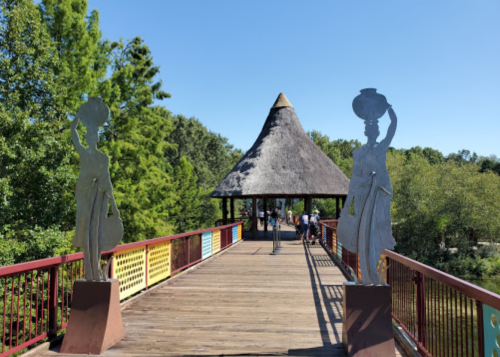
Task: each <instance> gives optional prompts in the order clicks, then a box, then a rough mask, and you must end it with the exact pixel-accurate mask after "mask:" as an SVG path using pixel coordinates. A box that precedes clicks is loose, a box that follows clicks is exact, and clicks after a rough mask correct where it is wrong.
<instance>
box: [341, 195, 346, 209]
mask: <svg viewBox="0 0 500 357" xmlns="http://www.w3.org/2000/svg"><path fill="white" fill-rule="evenodd" d="M346 197H347V196H342V208H344V206H345V199H346Z"/></svg>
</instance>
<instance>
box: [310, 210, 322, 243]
mask: <svg viewBox="0 0 500 357" xmlns="http://www.w3.org/2000/svg"><path fill="white" fill-rule="evenodd" d="M319 220H320V218H319V211H318V210H317V209H316V210H314V212H313V214H312V215H311V218H309V230H310V231H311V238H312V243H313V244H314V243H316V236H317V235H318V223H319Z"/></svg>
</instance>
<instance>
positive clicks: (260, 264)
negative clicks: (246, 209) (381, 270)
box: [47, 240, 401, 357]
mask: <svg viewBox="0 0 500 357" xmlns="http://www.w3.org/2000/svg"><path fill="white" fill-rule="evenodd" d="M282 245H283V249H282V252H281V253H280V254H278V255H274V256H272V255H269V252H270V251H271V249H272V242H271V241H269V240H259V241H252V240H247V241H244V242H242V243H240V244H239V245H237V246H236V247H234V248H232V249H231V250H229V251H227V252H225V253H224V254H223V255H221V256H219V257H216V258H214V259H212V260H211V261H209V262H206V263H204V264H203V265H201V266H199V267H198V268H197V269H194V270H193V271H191V272H189V273H188V274H185V275H183V276H182V277H179V278H177V279H174V280H172V281H171V282H169V283H168V284H165V285H163V286H162V287H159V288H158V289H156V290H155V291H154V292H152V293H150V294H148V295H147V296H144V297H143V298H141V299H139V300H138V301H137V302H136V303H134V304H133V305H131V306H130V307H128V308H127V309H126V310H124V311H123V320H124V324H125V330H126V333H127V336H126V337H125V339H124V340H122V341H121V342H119V343H118V344H117V345H116V346H114V347H113V348H111V349H110V350H108V351H106V352H105V353H104V356H151V357H154V356H193V355H205V356H214V355H215V356H216V355H225V356H228V355H230V356H252V355H255V356H317V357H323V356H329V357H335V356H345V353H344V350H343V348H342V345H341V335H342V315H341V314H342V282H343V281H344V280H345V278H344V276H343V275H342V273H341V272H340V270H339V269H338V268H337V267H336V266H335V264H334V263H333V262H332V261H331V260H330V259H329V257H328V256H327V255H326V253H325V251H324V250H323V249H322V248H321V247H319V246H318V247H308V246H304V245H302V244H301V243H300V242H299V241H296V240H284V241H283V242H282ZM47 354H48V355H56V352H55V351H51V352H48V353H47ZM57 355H58V356H62V355H61V354H58V353H57ZM397 355H398V356H401V354H400V353H399V352H398V353H397Z"/></svg>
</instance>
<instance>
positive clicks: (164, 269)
mask: <svg viewBox="0 0 500 357" xmlns="http://www.w3.org/2000/svg"><path fill="white" fill-rule="evenodd" d="M171 247H172V245H171V243H170V241H167V242H162V243H156V244H154V245H150V246H149V253H148V286H151V285H153V284H155V283H157V282H159V281H161V280H163V279H166V278H168V277H169V276H170V250H171Z"/></svg>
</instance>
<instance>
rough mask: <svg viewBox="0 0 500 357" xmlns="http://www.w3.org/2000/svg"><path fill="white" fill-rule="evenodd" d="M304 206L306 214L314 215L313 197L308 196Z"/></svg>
mask: <svg viewBox="0 0 500 357" xmlns="http://www.w3.org/2000/svg"><path fill="white" fill-rule="evenodd" d="M304 206H305V208H306V214H311V213H312V197H311V196H307V197H306V201H305V203H304Z"/></svg>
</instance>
